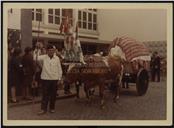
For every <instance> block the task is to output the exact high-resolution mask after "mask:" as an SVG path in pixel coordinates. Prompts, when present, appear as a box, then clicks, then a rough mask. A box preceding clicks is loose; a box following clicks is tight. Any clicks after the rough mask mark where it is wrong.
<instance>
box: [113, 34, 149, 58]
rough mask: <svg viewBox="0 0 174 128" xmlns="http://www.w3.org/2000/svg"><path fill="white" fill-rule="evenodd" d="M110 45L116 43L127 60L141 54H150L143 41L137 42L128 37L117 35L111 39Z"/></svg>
mask: <svg viewBox="0 0 174 128" xmlns="http://www.w3.org/2000/svg"><path fill="white" fill-rule="evenodd" d="M112 45H113V46H115V45H118V46H119V47H121V49H122V50H123V52H124V53H125V57H126V60H127V61H132V60H133V59H134V58H137V57H141V56H144V57H147V56H150V52H149V50H148V49H147V48H146V47H145V45H144V44H143V43H141V42H138V41H136V40H135V39H132V38H130V37H125V36H124V37H117V38H115V39H114V40H113V44H112Z"/></svg>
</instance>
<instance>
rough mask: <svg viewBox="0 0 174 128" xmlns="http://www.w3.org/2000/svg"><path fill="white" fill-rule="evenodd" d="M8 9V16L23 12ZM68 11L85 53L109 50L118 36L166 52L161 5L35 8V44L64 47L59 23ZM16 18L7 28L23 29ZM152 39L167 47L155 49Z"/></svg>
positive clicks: (164, 20)
mask: <svg viewBox="0 0 174 128" xmlns="http://www.w3.org/2000/svg"><path fill="white" fill-rule="evenodd" d="M8 13H10V15H9V19H10V17H13V16H12V15H18V16H17V17H19V16H20V11H19V10H13V11H12V12H10V10H9V12H8ZM67 14H68V15H69V17H70V20H71V21H72V24H73V25H74V26H75V25H76V22H77V21H78V23H79V37H80V41H81V44H82V49H83V52H84V53H85V54H86V53H95V52H98V51H100V50H105V51H106V49H107V47H108V45H109V44H110V42H111V41H112V40H113V39H114V38H115V37H117V36H128V37H132V38H134V39H136V40H138V41H141V42H144V43H145V44H146V45H147V46H150V48H151V49H150V51H152V52H153V51H154V50H155V51H159V53H161V52H163V53H162V55H164V56H166V38H167V32H166V31H167V30H166V23H167V21H166V19H167V18H166V15H167V13H166V11H165V10H162V9H161V10H160V9H156V10H155V9H151V10H149V9H148V10H147V9H146V10H145V9H144V10H143V9H141V10H137V9H131V10H129V9H119V10H116V9H114V10H113V9H112V10H111V9H83V10H80V9H53V8H50V9H39V8H38V9H32V36H33V44H34V43H35V42H36V41H37V40H40V41H41V42H43V43H44V44H47V43H52V44H54V45H56V46H57V47H58V48H61V47H63V39H64V36H63V34H60V33H59V27H60V24H61V22H62V20H63V19H65V18H66V15H67ZM9 21H11V20H9ZM15 21H17V18H15V19H14V20H13V22H9V23H8V28H12V27H13V28H12V29H18V28H19V29H20V27H14V26H15V25H18V26H19V22H15ZM39 26H40V27H39ZM38 37H39V38H38ZM148 42H149V43H148ZM152 42H157V44H164V45H159V47H161V48H160V49H165V50H162V51H161V50H159V48H157V49H156V48H154V49H152V47H151V45H154V46H155V47H156V45H155V43H152Z"/></svg>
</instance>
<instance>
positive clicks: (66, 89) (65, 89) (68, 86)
mask: <svg viewBox="0 0 174 128" xmlns="http://www.w3.org/2000/svg"><path fill="white" fill-rule="evenodd" d="M64 91H65V92H68V91H70V85H69V83H68V82H67V81H64Z"/></svg>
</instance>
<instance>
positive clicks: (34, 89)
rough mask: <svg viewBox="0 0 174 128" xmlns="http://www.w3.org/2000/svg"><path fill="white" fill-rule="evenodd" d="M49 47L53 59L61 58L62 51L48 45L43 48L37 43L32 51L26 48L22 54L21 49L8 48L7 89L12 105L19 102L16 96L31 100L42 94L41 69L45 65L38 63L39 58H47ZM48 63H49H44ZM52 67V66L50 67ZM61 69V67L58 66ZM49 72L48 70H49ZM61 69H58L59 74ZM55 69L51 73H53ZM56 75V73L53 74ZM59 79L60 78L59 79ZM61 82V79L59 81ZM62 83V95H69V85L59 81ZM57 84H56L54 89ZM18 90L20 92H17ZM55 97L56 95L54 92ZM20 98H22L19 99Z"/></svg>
mask: <svg viewBox="0 0 174 128" xmlns="http://www.w3.org/2000/svg"><path fill="white" fill-rule="evenodd" d="M49 47H53V55H54V57H55V56H57V58H58V59H59V58H60V61H61V60H62V58H63V50H62V51H61V52H60V51H58V50H57V49H56V47H55V46H53V45H50V44H49V45H48V46H47V47H44V46H42V45H40V44H39V43H38V45H36V47H35V48H34V49H33V48H31V47H26V48H25V49H24V53H22V49H21V48H11V47H10V46H9V48H8V89H9V100H10V102H12V103H16V102H19V98H18V99H17V95H18V94H19V93H20V94H19V95H20V100H32V98H33V96H40V95H41V92H43V88H41V87H43V79H42V77H43V76H44V74H43V69H44V65H45V63H43V61H42V62H40V57H41V56H48V54H49ZM46 63H49V64H50V62H46ZM59 63H60V64H61V62H59ZM53 66H54V62H53V65H52V66H51V67H53ZM60 68H62V66H60ZM49 70H50V69H49ZM61 70H62V69H60V72H61ZM55 71H56V70H55V68H53V69H52V71H51V72H53V73H54V72H55ZM55 74H56V73H55ZM53 76H55V75H53ZM61 78H62V75H61ZM59 79H60V78H59ZM61 80H63V79H61ZM61 83H64V93H65V94H70V93H71V91H70V85H69V84H68V83H67V82H66V81H63V82H62V81H61ZM58 84H59V83H56V88H55V89H54V90H57V86H59V85H58ZM19 90H20V91H19ZM56 95H58V93H57V92H56ZM21 96H22V98H21Z"/></svg>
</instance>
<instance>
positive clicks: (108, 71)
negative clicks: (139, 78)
mask: <svg viewBox="0 0 174 128" xmlns="http://www.w3.org/2000/svg"><path fill="white" fill-rule="evenodd" d="M85 62H86V64H72V65H69V68H68V70H67V71H66V77H65V79H66V81H68V82H69V84H71V83H77V82H78V81H80V82H82V83H84V91H85V94H86V97H87V98H88V99H90V95H89V91H90V89H91V88H94V87H95V86H98V87H99V96H100V99H101V100H100V103H101V107H102V108H104V89H105V81H108V80H109V81H112V82H114V84H115V86H116V90H115V93H114V101H116V100H117V99H118V98H119V90H120V84H121V79H122V72H123V67H122V64H121V63H122V61H121V58H120V57H118V56H106V57H101V56H88V57H85ZM76 90H77V97H78V98H79V84H76Z"/></svg>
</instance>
